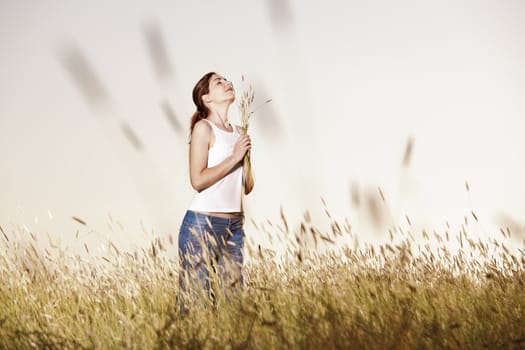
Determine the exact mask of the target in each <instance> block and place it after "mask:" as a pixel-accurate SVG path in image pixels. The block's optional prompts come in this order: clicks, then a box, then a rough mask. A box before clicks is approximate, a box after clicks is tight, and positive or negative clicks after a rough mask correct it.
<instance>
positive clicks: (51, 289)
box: [0, 210, 525, 349]
mask: <svg viewBox="0 0 525 350" xmlns="http://www.w3.org/2000/svg"><path fill="white" fill-rule="evenodd" d="M304 217H305V220H304V222H302V223H301V225H300V228H299V229H298V230H297V232H295V233H294V232H291V231H292V230H293V229H292V228H291V227H290V226H289V224H288V221H287V219H286V217H285V215H284V213H283V211H282V210H281V219H282V221H283V225H284V228H281V227H280V226H279V225H274V224H273V223H271V222H267V224H268V225H270V226H271V227H273V228H275V229H278V230H280V231H281V232H282V236H283V237H284V238H283V237H280V236H279V237H278V236H277V235H274V237H273V239H274V240H277V239H279V240H280V241H282V242H283V243H282V244H286V243H289V249H288V252H289V253H290V254H288V255H285V256H284V257H282V258H280V259H277V258H276V257H275V254H274V252H273V251H271V250H268V249H263V248H261V247H260V246H259V247H247V249H246V252H247V254H249V259H248V260H249V261H248V262H247V263H246V264H245V267H244V276H245V282H246V284H245V286H244V288H238V287H228V288H225V289H223V290H218V291H217V293H216V297H215V300H214V302H212V301H211V300H209V298H207V297H206V296H204V294H205V293H200V294H198V296H197V297H195V298H194V299H192V303H191V304H190V305H189V310H188V313H186V312H181V311H180V310H179V308H178V304H177V302H176V298H177V297H178V296H179V297H180V294H179V291H178V263H177V260H176V257H174V256H169V255H168V254H166V251H167V250H166V245H168V243H164V242H163V241H162V240H160V239H158V238H157V239H155V240H154V241H153V242H152V244H151V247H150V248H149V249H143V250H141V251H137V252H133V253H129V252H121V251H119V250H118V249H117V247H116V246H114V245H112V248H111V249H110V246H109V245H108V249H107V254H106V255H104V256H103V257H101V258H100V259H99V258H94V257H93V258H82V257H80V256H75V255H68V254H65V253H64V252H63V251H60V249H59V248H56V249H55V248H54V251H55V253H54V254H50V253H49V251H47V249H45V250H39V249H38V248H37V247H36V246H35V244H34V241H36V238H34V237H33V238H28V239H27V240H25V241H24V240H20V239H18V240H15V239H14V237H13V236H12V235H10V233H9V232H6V231H5V230H3V229H2V230H1V231H2V234H3V235H2V237H3V240H2V244H1V246H3V249H2V254H1V255H0V276H1V280H2V283H1V284H0V305H1V312H0V349H4V348H5V349H18V348H20V349H28V348H52V349H54V348H60V349H63V348H66V349H68V348H70V349H113V348H133V349H153V348H155V349H157V348H160V349H164V348H204V349H223V348H248V349H273V348H277V349H281V348H282V349H289V348H305V349H319V348H323V349H331V348H345V349H394V348H396V349H434V348H447V349H482V348H490V349H496V348H498V349H499V348H515V349H522V348H524V347H525V302H524V300H525V298H524V295H525V294H524V290H525V273H524V271H525V251H524V250H523V249H520V250H518V253H517V254H513V253H512V252H511V251H510V250H509V249H508V248H507V247H506V246H505V245H504V244H503V243H502V242H497V241H496V240H489V241H487V242H484V241H481V240H475V239H474V238H472V237H469V235H468V233H467V232H466V230H462V231H461V232H460V233H458V235H457V236H456V237H455V239H456V241H457V242H458V243H461V244H462V245H463V248H462V249H460V250H458V251H457V252H452V251H451V250H449V248H448V245H447V244H448V243H447V242H448V241H449V240H450V239H451V238H452V237H450V236H449V234H448V232H447V234H446V235H445V234H440V233H437V232H433V233H432V234H430V233H428V232H423V233H420V234H416V233H414V232H409V231H404V230H401V229H400V228H394V229H392V230H391V231H390V234H391V235H390V242H389V243H384V244H381V245H377V246H372V245H365V246H364V247H363V248H361V249H356V248H355V247H349V246H348V247H344V248H342V249H341V250H340V251H335V250H326V253H324V254H319V253H316V250H315V249H314V247H315V246H317V245H321V244H324V245H328V246H330V245H331V244H332V242H335V241H337V240H338V239H339V238H345V237H346V238H347V236H353V235H354V234H353V233H352V232H351V228H350V225H349V223H348V222H345V223H340V222H337V221H336V220H334V219H331V220H332V222H331V228H332V229H331V232H321V231H320V230H319V229H317V228H316V227H312V225H311V222H310V214H309V213H308V212H306V213H305V215H304ZM259 226H261V228H262V230H266V229H265V228H264V227H265V226H267V225H265V224H264V223H263V224H260V225H259ZM502 235H503V236H504V237H506V233H505V231H502ZM414 236H418V237H419V236H421V238H422V242H421V243H420V242H418V241H416V240H415V239H414ZM2 237H0V238H2ZM352 238H355V237H352ZM350 241H351V240H350ZM171 243H172V244H173V241H171ZM434 244H437V248H435V249H434V248H431V245H434ZM86 248H87V246H86ZM199 295H200V296H199Z"/></svg>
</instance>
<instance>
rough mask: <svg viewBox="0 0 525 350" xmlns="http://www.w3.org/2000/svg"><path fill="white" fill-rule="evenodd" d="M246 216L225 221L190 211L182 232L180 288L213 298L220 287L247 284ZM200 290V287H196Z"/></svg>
mask: <svg viewBox="0 0 525 350" xmlns="http://www.w3.org/2000/svg"><path fill="white" fill-rule="evenodd" d="M243 224H244V216H239V217H235V218H221V217H218V216H212V215H205V214H202V213H198V212H195V211H192V210H187V211H186V214H185V215H184V219H183V221H182V225H181V227H180V231H179V259H180V263H181V271H180V273H179V284H180V289H181V291H183V292H186V293H187V292H189V291H190V290H192V289H193V291H196V292H199V290H200V291H202V289H204V291H205V292H207V293H208V294H209V295H210V296H212V297H213V294H214V292H213V290H212V281H213V280H214V278H215V277H217V279H216V281H217V282H218V283H219V285H220V286H225V287H229V286H233V285H236V284H239V285H241V286H242V285H243V284H244V280H243V276H242V263H243V253H242V249H243V246H244V228H243ZM195 287H197V288H195Z"/></svg>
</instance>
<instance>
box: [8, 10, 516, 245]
mask: <svg viewBox="0 0 525 350" xmlns="http://www.w3.org/2000/svg"><path fill="white" fill-rule="evenodd" d="M524 38H525V2H523V1H521V0H514V1H510V0H506V1H481V2H480V1H474V0H472V1H464V0H463V1H442V0H440V1H437V0H433V1H416V0H412V1H406V0H403V1H396V2H391V1H386V0H381V1H367V2H362V1H333V0H329V1H324V2H322V5H321V3H320V2H318V1H298V0H297V1H291V0H265V1H251V2H249V1H233V0H228V1H221V2H216V1H212V0H207V1H204V0H203V1H193V2H190V1H147V2H146V1H134V2H130V1H123V0H118V1H117V0H115V1H101V0H91V1H68V2H65V1H59V0H41V1H37V2H35V1H27V0H17V1H14V0H13V1H9V0H1V1H0V43H1V50H0V132H1V135H0V159H1V165H0V226H1V227H2V228H3V229H4V231H8V232H14V231H16V230H25V231H29V232H33V233H34V234H35V235H37V236H38V237H40V236H42V237H45V235H46V233H48V234H49V235H50V236H51V237H52V239H57V240H60V241H61V242H63V244H64V245H66V246H68V247H70V248H71V249H75V248H81V244H80V243H79V241H78V240H77V238H76V236H77V235H78V234H79V233H78V232H79V231H80V235H82V237H83V238H84V239H85V240H88V241H90V242H92V243H93V244H96V243H97V242H98V241H101V240H103V239H106V238H110V239H112V240H113V241H115V242H117V243H119V244H120V246H121V247H122V249H127V248H131V247H136V246H140V245H142V244H144V243H147V242H149V241H150V240H151V238H152V237H163V236H166V235H172V236H174V237H176V235H177V232H178V228H179V225H180V222H181V220H182V217H183V215H184V212H185V210H186V207H187V206H188V204H189V202H190V201H191V198H192V195H193V190H192V188H191V186H190V183H189V178H188V170H187V162H188V159H187V153H188V148H187V147H188V145H187V136H188V133H187V130H188V127H189V119H190V117H191V115H192V113H193V111H194V109H195V107H194V105H193V102H192V99H191V91H192V89H193V86H194V85H195V83H196V82H197V80H198V79H199V78H200V77H201V76H202V75H203V74H205V73H206V72H208V71H216V72H219V73H221V74H223V75H224V76H226V77H227V78H229V79H230V80H232V81H233V82H234V85H235V88H236V91H237V95H238V96H240V94H241V92H242V89H243V87H242V85H241V75H242V74H244V76H245V77H246V83H252V84H253V86H254V89H255V92H256V105H257V104H258V103H260V102H262V101H264V100H265V99H268V98H272V99H273V101H272V102H271V103H270V104H268V105H265V106H263V107H262V108H261V109H260V110H258V111H257V112H256V114H255V115H254V116H253V119H252V120H251V126H250V128H251V132H250V133H251V135H252V139H253V143H254V146H253V147H254V149H253V151H252V157H253V164H254V171H255V176H256V180H257V183H256V187H255V190H254V192H253V194H251V195H250V196H248V197H247V198H246V209H247V217H248V221H247V223H246V226H247V227H246V229H247V232H248V234H249V235H250V236H251V239H252V240H253V241H256V242H257V241H259V242H263V241H264V240H265V239H266V238H265V236H264V235H263V234H261V233H260V232H259V231H258V230H256V229H255V228H254V227H253V226H252V224H251V220H250V219H252V218H253V219H254V220H255V222H263V221H265V220H266V219H269V220H270V221H272V222H279V220H280V208H281V207H283V210H284V212H285V214H286V215H287V217H288V218H289V220H290V222H289V224H290V225H291V227H292V228H294V227H296V226H297V225H298V223H299V221H300V220H301V217H302V215H303V213H304V212H305V211H306V210H309V211H310V213H311V216H312V219H313V221H314V223H315V224H316V225H318V226H319V227H328V224H329V220H328V218H327V217H326V216H325V214H324V206H323V203H322V201H321V197H323V198H324V200H325V201H326V204H327V209H328V211H329V212H330V213H331V215H332V218H336V219H338V220H339V219H341V220H342V219H343V218H348V220H349V222H350V223H351V224H352V228H353V230H354V232H355V233H356V234H358V235H359V237H360V239H362V240H364V241H367V240H374V239H378V238H380V237H382V235H384V234H385V233H386V232H387V231H388V228H389V227H390V226H392V225H398V226H403V227H407V225H408V223H407V220H406V216H408V217H409V218H410V221H411V224H412V230H413V231H414V232H419V231H421V230H422V229H426V230H427V231H432V230H436V231H438V232H443V231H444V230H446V229H448V230H450V231H451V232H452V233H454V232H457V231H458V230H459V228H460V226H461V225H462V224H465V220H467V222H468V225H469V231H470V232H472V233H474V234H479V235H490V234H492V233H494V232H497V230H498V228H499V227H510V228H511V229H512V233H513V237H514V238H515V239H514V241H515V242H521V237H522V236H523V234H524V232H525V231H524V224H525V203H524V200H523V198H525V183H524V181H523V179H524V178H525V141H524V138H523V135H524V131H525V121H524V119H525V99H524V96H525V65H524V64H523V62H525V41H524ZM246 85H247V84H246ZM246 87H247V86H246ZM230 120H231V121H233V122H238V121H239V115H238V111H237V105H236V104H234V105H232V108H231V109H230ZM466 182H468V184H469V187H470V191H467V189H466ZM379 188H381V191H382V193H383V195H384V197H385V201H382V200H381V197H380V194H379ZM471 211H474V212H475V215H476V216H477V217H478V219H479V222H476V221H475V220H474V218H473V215H472V214H471ZM73 216H75V217H78V218H80V219H81V220H83V221H85V222H86V223H87V226H84V225H82V224H80V223H79V222H78V221H75V220H74V219H72V217H73ZM465 217H466V218H467V219H465Z"/></svg>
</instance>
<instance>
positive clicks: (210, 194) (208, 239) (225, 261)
mask: <svg viewBox="0 0 525 350" xmlns="http://www.w3.org/2000/svg"><path fill="white" fill-rule="evenodd" d="M234 100H235V90H234V89H233V85H232V83H231V82H230V81H228V80H227V79H226V78H224V77H223V76H221V75H220V74H217V73H215V72H210V73H207V74H205V75H204V76H203V77H202V78H201V79H200V80H199V81H198V82H197V84H196V85H195V87H194V89H193V102H194V103H195V105H196V107H197V111H196V112H195V113H194V115H193V117H192V119H191V127H190V147H189V148H190V150H189V152H190V153H189V167H190V169H189V170H190V180H191V185H192V186H193V188H194V189H195V190H196V191H197V192H196V193H195V196H194V197H193V200H192V202H191V204H190V206H189V208H188V210H187V211H186V214H185V216H184V219H183V221H182V225H181V227H180V231H179V257H180V259H181V267H182V270H181V273H180V274H179V276H180V277H179V278H180V287H181V291H183V292H186V293H187V292H188V291H189V289H190V288H195V286H197V288H196V289H194V291H196V292H199V291H202V288H204V291H206V292H207V293H209V295H210V296H213V294H214V293H213V288H212V283H211V282H212V281H215V280H218V281H219V282H220V284H223V285H225V286H233V285H236V284H239V285H242V284H243V278H242V273H241V271H242V263H243V253H242V249H243V241H244V229H243V224H244V214H243V209H242V201H241V196H242V192H241V191H242V190H244V194H248V193H250V192H251V191H252V188H253V178H250V179H249V180H250V181H246V180H247V179H246V176H247V174H248V172H247V170H246V169H244V167H243V158H244V155H245V154H246V153H247V152H249V151H250V149H251V140H250V136H248V135H246V134H245V132H244V130H243V129H242V128H241V127H239V126H233V125H232V124H230V123H229V122H228V109H229V108H230V105H231V104H232V103H233V101H234ZM215 272H217V274H215ZM215 277H218V279H215Z"/></svg>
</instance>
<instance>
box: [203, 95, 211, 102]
mask: <svg viewBox="0 0 525 350" xmlns="http://www.w3.org/2000/svg"><path fill="white" fill-rule="evenodd" d="M202 101H204V103H210V102H211V99H210V96H209V95H208V94H206V95H202Z"/></svg>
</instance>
